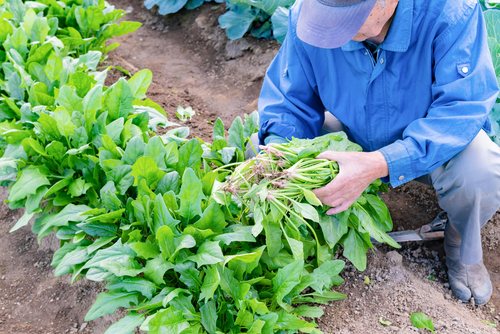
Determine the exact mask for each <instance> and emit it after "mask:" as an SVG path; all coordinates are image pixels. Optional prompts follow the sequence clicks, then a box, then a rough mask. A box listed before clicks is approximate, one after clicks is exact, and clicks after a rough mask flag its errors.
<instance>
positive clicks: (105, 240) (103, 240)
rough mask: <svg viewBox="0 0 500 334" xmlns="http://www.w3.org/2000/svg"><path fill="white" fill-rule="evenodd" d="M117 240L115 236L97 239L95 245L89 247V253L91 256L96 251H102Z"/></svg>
mask: <svg viewBox="0 0 500 334" xmlns="http://www.w3.org/2000/svg"><path fill="white" fill-rule="evenodd" d="M116 238H117V237H115V236H113V237H103V238H98V239H96V241H94V243H93V244H92V245H89V246H88V247H87V252H88V253H89V254H91V253H93V252H95V251H96V250H98V249H100V248H101V247H104V246H106V245H107V244H109V243H110V242H111V241H113V240H115V239H116Z"/></svg>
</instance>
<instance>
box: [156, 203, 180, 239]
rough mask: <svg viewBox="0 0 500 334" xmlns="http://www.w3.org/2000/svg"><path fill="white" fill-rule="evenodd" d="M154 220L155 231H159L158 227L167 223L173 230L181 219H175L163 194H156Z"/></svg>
mask: <svg viewBox="0 0 500 334" xmlns="http://www.w3.org/2000/svg"><path fill="white" fill-rule="evenodd" d="M153 214H154V215H153V222H154V232H155V233H156V231H158V229H159V228H160V227H162V226H164V225H167V226H168V227H170V228H171V229H172V230H174V229H175V226H176V225H177V224H179V223H180V221H179V220H177V219H174V218H173V217H172V215H171V214H170V211H169V210H168V208H167V206H166V205H165V201H164V199H163V197H162V196H156V199H155V207H154V211H153Z"/></svg>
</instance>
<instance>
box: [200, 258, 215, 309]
mask: <svg viewBox="0 0 500 334" xmlns="http://www.w3.org/2000/svg"><path fill="white" fill-rule="evenodd" d="M204 271H205V277H204V278H203V285H202V286H201V293H200V298H199V300H200V301H201V300H203V299H204V300H205V302H207V301H208V300H210V299H212V298H214V294H215V290H217V288H218V287H219V284H220V275H219V271H218V270H217V267H216V266H210V267H208V268H204Z"/></svg>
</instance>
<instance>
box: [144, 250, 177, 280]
mask: <svg viewBox="0 0 500 334" xmlns="http://www.w3.org/2000/svg"><path fill="white" fill-rule="evenodd" d="M174 267H175V265H174V264H173V263H171V262H166V261H165V260H163V258H162V256H161V255H160V256H158V257H157V258H155V259H152V260H148V261H147V262H146V267H145V268H144V277H145V278H147V279H148V280H151V281H153V282H154V283H155V284H157V285H160V284H165V281H164V280H163V275H165V273H166V272H167V271H168V270H170V269H173V268H174Z"/></svg>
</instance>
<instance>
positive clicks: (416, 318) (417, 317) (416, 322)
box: [410, 313, 434, 333]
mask: <svg viewBox="0 0 500 334" xmlns="http://www.w3.org/2000/svg"><path fill="white" fill-rule="evenodd" d="M410 319H411V323H412V324H413V326H415V327H417V328H426V329H428V330H430V331H431V332H432V333H434V323H433V322H432V320H431V319H429V318H427V317H426V316H425V314H423V313H412V315H411V318H410Z"/></svg>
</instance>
